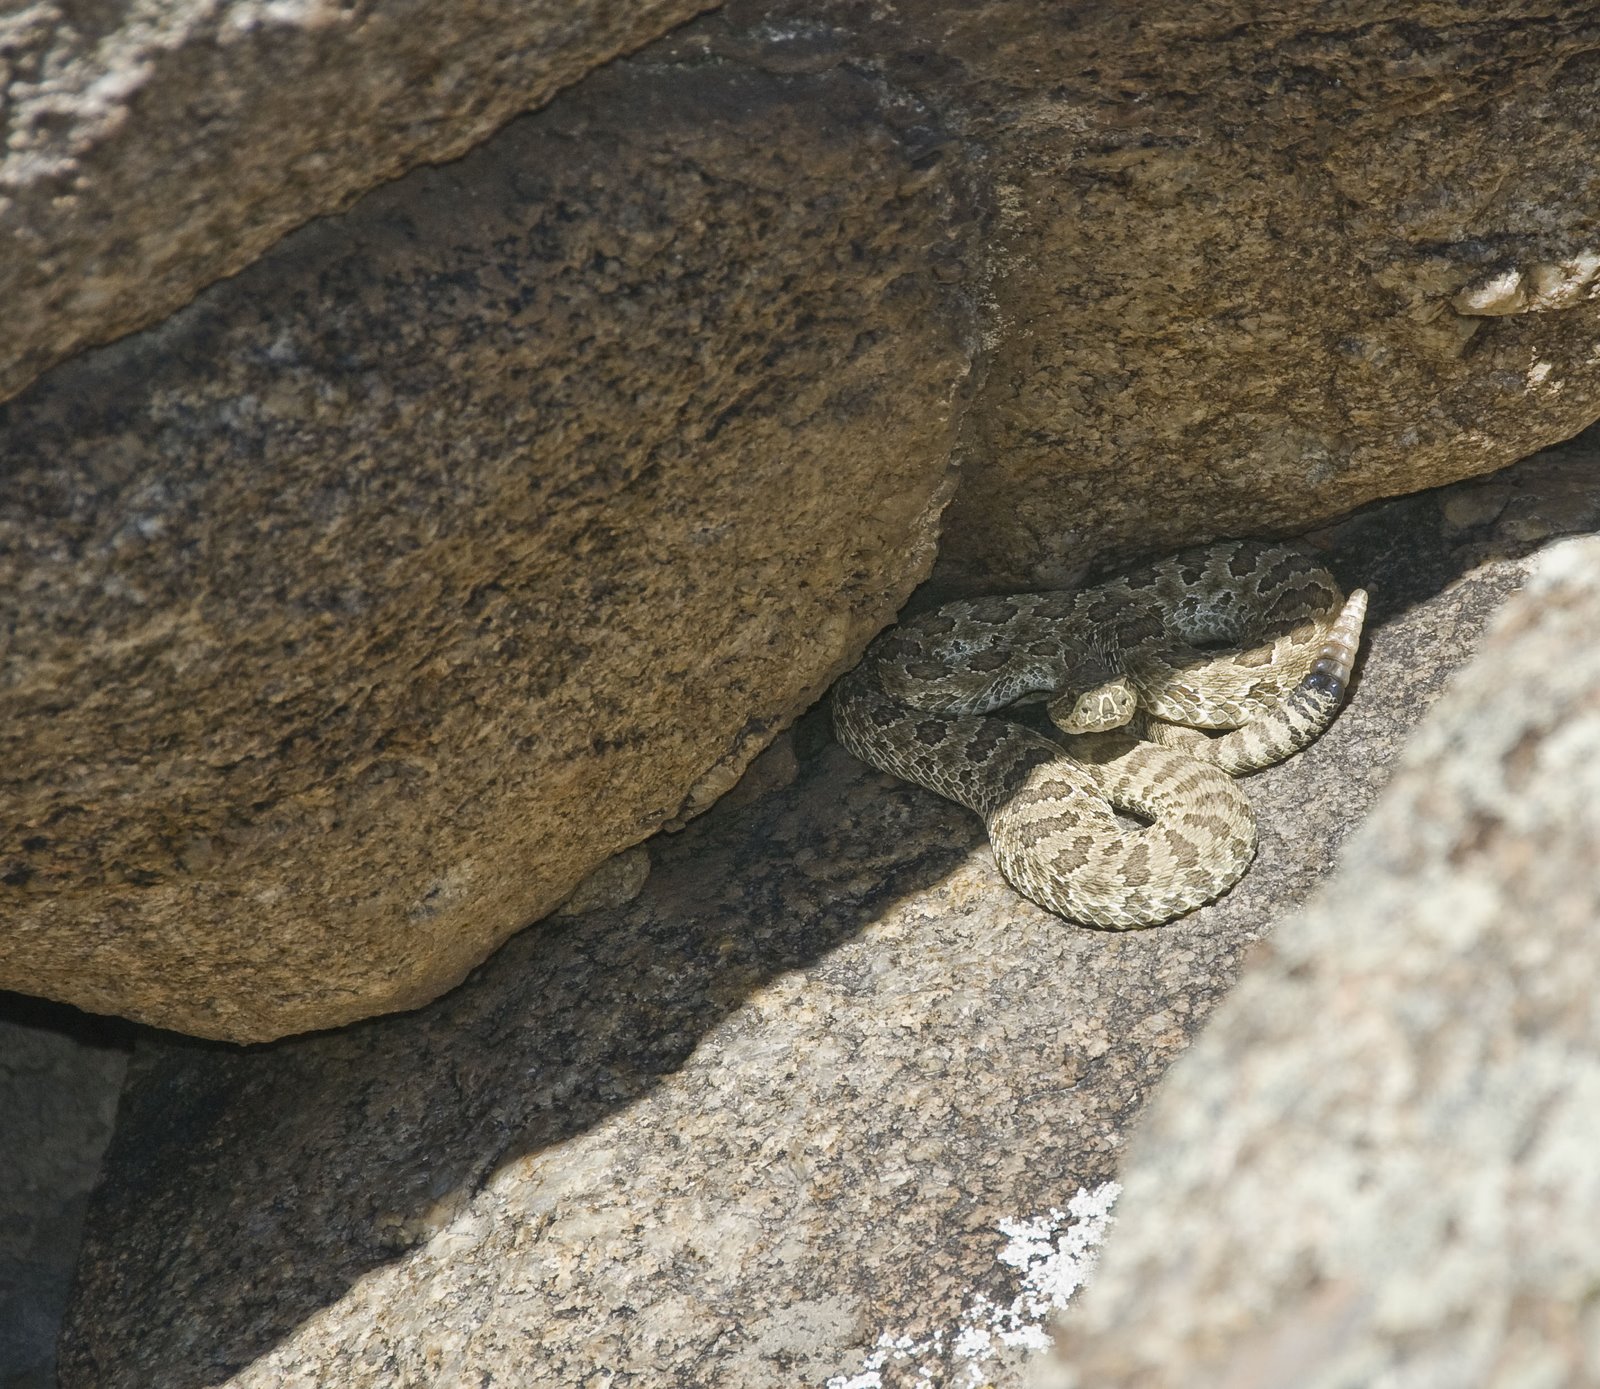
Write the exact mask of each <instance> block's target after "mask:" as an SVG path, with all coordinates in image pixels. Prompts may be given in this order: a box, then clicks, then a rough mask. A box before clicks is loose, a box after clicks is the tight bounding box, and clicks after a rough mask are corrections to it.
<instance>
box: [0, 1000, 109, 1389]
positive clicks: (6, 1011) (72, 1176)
mask: <svg viewBox="0 0 1600 1389" xmlns="http://www.w3.org/2000/svg"><path fill="white" fill-rule="evenodd" d="M131 1031H132V1028H131V1027H129V1026H127V1024H119V1023H116V1022H108V1021H107V1020H106V1019H103V1018H89V1017H86V1016H84V1015H83V1014H81V1013H78V1014H75V1013H74V1012H73V1010H72V1009H70V1008H63V1007H61V1006H60V1005H58V1004H49V1003H43V1002H41V1001H40V1000H38V999H34V998H23V997H21V996H19V995H17V994H0V1389H54V1386H55V1382H56V1377H55V1351H56V1347H55V1342H56V1332H57V1329H58V1327H59V1325H60V1319H61V1312H62V1309H63V1308H64V1307H65V1305H66V1301H67V1289H68V1286H69V1284H70V1283H71V1281H72V1268H73V1265H74V1263H75V1262H76V1261H77V1255H78V1246H79V1242H80V1241H81V1239H82V1237H83V1216H84V1211H85V1210H86V1209H87V1208H88V1204H89V1190H90V1188H91V1187H92V1186H93V1185H94V1182H95V1179H96V1177H97V1176H98V1175H99V1170H100V1156H101V1154H102V1153H103V1152H104V1151H105V1146H106V1144H107V1143H109V1142H110V1141H111V1124H112V1119H113V1117H114V1116H115V1114H116V1111H117V1093H118V1091H119V1090H120V1089H121V1086H122V1078H123V1073H124V1072H125V1071H126V1070H127V1064H128V1036H127V1034H128V1033H130V1032H131Z"/></svg>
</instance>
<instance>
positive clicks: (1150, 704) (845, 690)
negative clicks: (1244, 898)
mask: <svg viewBox="0 0 1600 1389" xmlns="http://www.w3.org/2000/svg"><path fill="white" fill-rule="evenodd" d="M1366 606H1367V595H1366V593H1365V592H1364V591H1363V590H1360V589H1357V590H1356V591H1355V592H1354V593H1352V594H1351V595H1350V597H1349V599H1348V600H1346V599H1343V598H1342V597H1341V595H1340V592H1339V588H1338V585H1337V584H1335V582H1334V580H1333V577H1332V576H1331V575H1330V574H1329V573H1328V572H1327V571H1326V570H1325V569H1323V568H1322V567H1321V566H1320V565H1318V564H1317V563H1316V562H1315V561H1314V560H1313V559H1311V558H1310V557H1309V556H1307V555H1305V554H1304V553H1302V552H1301V551H1299V550H1296V549H1293V548H1292V547H1289V546H1284V545H1277V544H1268V543H1263V542H1255V541H1234V542H1230V543H1227V544H1219V545H1208V546H1204V547H1200V548H1197V549H1193V550H1185V551H1183V552H1181V553H1180V554H1176V555H1173V556H1171V557H1169V558H1167V559H1164V560H1160V561H1157V562H1156V563H1154V564H1151V565H1148V566H1146V567H1144V568H1142V569H1139V570H1135V571H1133V572H1131V573H1129V574H1126V575H1123V576H1122V577H1120V578H1116V579H1112V580H1110V581H1109V582H1106V583H1103V584H1099V585H1096V586H1095V587H1093V588H1087V589H1082V590H1078V591H1063V592H1055V593H1024V594H1017V595H1013V596H1010V597H1002V598H978V599H972V600H968V601H964V602H957V603H949V604H946V605H945V606H944V607H942V608H938V609H936V610H935V611H933V612H930V613H924V614H923V615H921V616H920V617H917V618H914V619H912V620H911V621H910V622H907V623H906V624H904V625H903V626H900V627H896V628H892V629H891V630H889V631H888V632H885V633H884V634H883V635H882V636H880V637H879V638H878V639H877V640H876V641H875V642H874V643H873V644H872V646H870V647H869V648H868V650H867V654H866V657H865V658H864V659H863V660H862V662H861V664H860V665H859V666H857V667H856V669H855V670H854V671H852V672H851V673H850V674H849V675H847V676H846V677H845V678H844V679H843V680H842V681H841V682H840V683H839V685H838V687H837V688H836V690H835V692H834V710H833V714H834V727H835V729H836V731H837V733H838V736H839V741H840V742H841V743H843V744H844V746H845V748H846V749H847V750H848V751H850V752H851V753H853V754H855V755H856V756H857V757H859V758H861V759H862V760H863V761H865V762H868V763H870V764H871V765H872V766H874V767H877V768H879V769H880V770H882V771H886V772H890V773H892V774H893V775H895V776H899V777H903V778H905V779H906V780H908V781H914V782H917V783H918V784H919V785H922V786H926V787H927V788H928V789H930V790H932V791H936V792H938V793H939V794H940V795H942V796H947V797H949V798H950V799H951V800H954V801H959V802H960V803H961V804H962V805H965V806H967V807H969V808H970V809H972V810H975V811H976V812H977V813H978V814H979V815H981V816H982V817H983V818H984V821H985V822H986V824H987V825H988V829H989V839H990V842H991V843H992V844H993V846H994V853H995V859H996V862H997V863H998V864H999V866H1000V869H1001V871H1002V872H1003V873H1004V874H1005V875H1006V877H1007V878H1008V879H1009V880H1010V881H1011V883H1012V884H1013V885H1014V886H1015V887H1016V888H1017V889H1018V890H1019V891H1020V892H1022V893H1023V894H1024V895H1025V896H1027V897H1030V898H1032V899H1033V900H1034V901H1035V902H1037V903H1039V905H1041V906H1043V907H1045V908H1047V909H1048V910H1050V911H1053V912H1056V913H1058V914H1060V915H1062V916H1066V917H1069V918H1071V919H1072V920H1075V921H1081V922H1085V923H1087V924H1090V925H1095V926H1106V927H1111V928H1114V929H1128V928H1131V927H1137V926H1154V925H1159V924H1160V923H1161V922H1164V921H1170V920H1172V918H1174V917H1176V916H1181V915H1183V913H1185V912H1187V911H1191V910H1192V909H1193V908H1195V907H1197V906H1200V905H1201V904H1202V903H1204V902H1209V901H1211V900H1212V899H1213V898H1214V897H1217V896H1219V895H1221V894H1222V893H1223V892H1226V891H1227V890H1228V888H1230V887H1231V886H1232V885H1233V884H1234V883H1235V882H1236V881H1237V880H1238V879H1239V877H1240V876H1241V875H1242V874H1243V873H1244V871H1245V869H1246V868H1247V867H1249V864H1250V860H1251V858H1252V857H1253V856H1254V854H1255V817H1254V815H1253V814H1252V813H1251V810H1250V806H1249V803H1248V801H1247V800H1246V799H1245V796H1244V793H1243V792H1242V791H1241V790H1240V788H1239V786H1238V784H1237V783H1236V782H1235V781H1234V779H1233V778H1234V776H1236V775H1239V774H1241V773H1244V772H1249V771H1254V770H1256V769H1258V768H1260V767H1265V766H1268V765H1270V764H1271V763H1273V762H1278V761H1281V760H1282V759H1283V758H1285V757H1288V756H1290V755H1291V754H1292V753H1295V752H1297V751H1299V750H1300V749H1301V748H1303V747H1305V746H1306V745H1307V744H1308V743H1310V742H1311V741H1312V740H1313V739H1315V738H1316V737H1317V736H1318V735H1319V734H1320V733H1321V732H1322V731H1323V730H1324V729H1325V728H1326V727H1327V726H1328V724H1329V723H1330V722H1332V719H1333V716H1334V714H1335V713H1336V712H1337V711H1338V708H1339V704H1340V701H1341V700H1342V699H1343V697H1344V691H1345V686H1346V685H1347V683H1348V682H1349V678H1350V666H1351V662H1352V661H1353V659H1354V657H1355V652H1356V648H1357V645H1358V644H1359V642H1360V639H1361V625H1362V622H1363V621H1364V619H1365V616H1366ZM1040 698H1047V699H1049V701H1050V704H1049V711H1050V717H1051V719H1052V720H1053V721H1054V722H1055V723H1056V724H1057V726H1058V727H1060V728H1061V729H1062V730H1063V732H1065V733H1068V734H1072V735H1083V734H1095V735H1101V736H1097V737H1090V738H1074V737H1069V738H1067V739H1066V740H1065V743H1066V747H1067V749H1068V750H1066V751H1064V750H1063V745H1062V744H1058V743H1056V742H1054V741H1052V740H1051V739H1049V738H1047V737H1045V736H1044V735H1043V734H1041V733H1037V732H1034V731H1033V730H1032V729H1029V728H1025V727H1023V726H1022V725H1020V724H1016V723H1011V722H1008V721H1006V720H1003V719H997V718H990V717H987V715H988V714H990V713H991V712H992V711H993V710H995V709H998V708H1000V707H1002V706H1003V705H1007V704H1011V703H1016V702H1022V701H1026V700H1030V699H1032V700H1037V699H1040ZM1115 729H1121V730H1122V732H1121V734H1120V735H1110V736H1107V733H1106V731H1107V730H1115ZM1130 729H1131V730H1133V731H1135V732H1140V733H1143V734H1144V736H1145V738H1146V739H1148V740H1149V741H1145V740H1135V739H1134V738H1133V737H1130V736H1128V733H1129V730H1130ZM1201 729H1212V730H1230V731H1228V732H1225V733H1223V734H1222V735H1221V736H1219V737H1214V738H1212V737H1207V736H1206V735H1205V734H1204V733H1202V732H1198V731H1197V730H1201ZM1074 743H1077V745H1078V746H1077V747H1076V748H1075V747H1074V746H1073V745H1074ZM1108 745H1109V746H1108ZM1079 749H1081V751H1079ZM1119 809H1120V810H1122V811H1123V812H1125V813H1131V814H1133V815H1136V816H1138V817H1140V818H1141V819H1145V820H1148V821H1149V822H1150V823H1148V824H1146V825H1143V826H1138V827H1130V826H1128V825H1126V824H1125V823H1123V821H1121V820H1119V819H1118V818H1117V814H1116V810H1119Z"/></svg>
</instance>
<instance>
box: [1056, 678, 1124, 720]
mask: <svg viewBox="0 0 1600 1389" xmlns="http://www.w3.org/2000/svg"><path fill="white" fill-rule="evenodd" d="M1138 703H1139V701H1138V697H1137V696H1136V695H1135V694H1134V692H1133V686H1132V685H1131V684H1130V683H1129V682H1128V678H1127V676H1125V675H1124V676H1118V677H1117V678H1116V679H1115V680H1107V681H1106V682H1105V684H1103V685H1096V686H1095V687H1094V688H1093V689H1092V690H1085V691H1084V692H1083V693H1082V694H1080V695H1074V694H1071V693H1068V694H1063V695H1058V696H1057V697H1056V698H1055V699H1052V700H1051V701H1050V704H1049V714H1050V722H1051V723H1053V724H1054V725H1055V726H1056V727H1057V728H1059V729H1060V730H1061V731H1062V732H1063V733H1104V732H1105V731H1106V730H1107V729H1111V728H1121V727H1122V726H1123V725H1124V724H1125V723H1127V722H1128V721H1129V720H1130V719H1132V718H1133V715H1134V711H1135V710H1136V709H1137V708H1138Z"/></svg>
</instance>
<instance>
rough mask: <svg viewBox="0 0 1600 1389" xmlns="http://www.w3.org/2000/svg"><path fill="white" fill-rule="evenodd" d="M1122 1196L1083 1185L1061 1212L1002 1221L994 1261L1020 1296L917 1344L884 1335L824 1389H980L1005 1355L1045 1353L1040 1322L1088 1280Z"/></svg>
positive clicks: (967, 1313) (972, 1305) (965, 1316)
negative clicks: (1011, 1272)
mask: <svg viewBox="0 0 1600 1389" xmlns="http://www.w3.org/2000/svg"><path fill="white" fill-rule="evenodd" d="M1120 1192H1121V1187H1120V1186H1118V1184H1117V1183H1116V1182H1104V1183H1102V1184H1101V1185H1100V1186H1097V1187H1096V1188H1095V1189H1094V1190H1093V1191H1088V1190H1085V1189H1084V1188H1082V1187H1080V1188H1079V1189H1078V1194H1077V1195H1076V1196H1074V1197H1073V1198H1072V1199H1071V1200H1070V1201H1068V1202H1067V1208H1066V1210H1064V1211H1063V1210H1059V1209H1052V1210H1050V1211H1049V1212H1047V1213H1046V1214H1045V1215H1041V1216H1035V1217H1033V1218H1032V1219H1029V1220H1002V1221H1001V1222H1000V1224H999V1230H1000V1233H1001V1234H1003V1235H1004V1236H1006V1239H1007V1241H1008V1242H1007V1244H1006V1246H1005V1247H1004V1248H1003V1249H1002V1250H1001V1251H1000V1253H999V1254H998V1255H997V1256H996V1257H997V1258H998V1259H999V1260H1000V1262H1001V1263H1002V1264H1004V1265H1006V1267H1008V1268H1012V1269H1015V1270H1016V1271H1017V1274H1018V1280H1017V1281H1018V1289H1017V1294H1016V1296H1015V1297H1013V1298H1012V1299H1011V1301H1010V1302H1009V1303H1008V1304H1007V1305H1005V1306H1001V1305H1000V1304H999V1303H997V1302H995V1301H993V1300H992V1299H991V1298H989V1297H986V1296H985V1295H983V1294H982V1293H977V1294H974V1296H973V1297H972V1299H971V1301H970V1302H968V1304H967V1306H966V1307H965V1308H964V1309H963V1310H962V1313H961V1316H960V1319H959V1320H958V1322H957V1324H956V1325H955V1326H953V1327H948V1328H940V1329H937V1330H935V1331H934V1332H933V1333H932V1334H931V1335H928V1336H924V1337H922V1338H921V1339H917V1338H914V1337H911V1336H906V1335H897V1334H895V1333H892V1332H888V1331H885V1332H883V1333H882V1334H880V1335H879V1337H878V1339H877V1342H876V1343H875V1344H874V1347H873V1349H872V1351H871V1352H870V1353H869V1354H868V1355H867V1356H866V1358H865V1359H864V1360H863V1362H862V1365H861V1368H860V1369H859V1370H858V1371H857V1372H856V1373H854V1374H842V1375H835V1376H834V1377H833V1378H832V1379H830V1380H829V1381H828V1389H888V1386H889V1385H918V1386H923V1385H926V1386H928V1389H937V1387H938V1386H945V1389H980V1386H982V1385H984V1384H986V1383H988V1382H989V1369H990V1365H991V1362H992V1361H994V1360H995V1359H996V1357H997V1356H999V1355H1000V1354H1001V1353H1002V1352H1004V1351H1007V1350H1010V1351H1021V1352H1023V1353H1024V1354H1031V1353H1033V1352H1036V1351H1041V1350H1045V1349H1048V1347H1049V1345H1050V1337H1049V1334H1048V1332H1047V1331H1046V1330H1045V1328H1044V1322H1045V1319H1046V1318H1047V1317H1048V1316H1049V1315H1050V1314H1051V1313H1053V1312H1055V1311H1058V1310H1059V1309H1061V1308H1063V1307H1065V1306H1066V1305H1067V1302H1068V1301H1069V1300H1070V1299H1071V1297H1072V1295H1073V1293H1075V1292H1076V1291H1077V1290H1078V1289H1079V1288H1081V1287H1082V1286H1083V1285H1084V1283H1085V1282H1086V1281H1087V1280H1088V1277H1089V1274H1090V1273H1091V1272H1092V1271H1093V1269H1094V1266H1095V1261H1096V1260H1097V1259H1098V1258H1099V1253H1100V1245H1101V1244H1102V1242H1103V1241H1104V1240H1105V1237H1106V1232H1107V1231H1108V1230H1109V1229H1110V1228H1111V1222H1112V1218H1113V1217H1112V1214H1111V1208H1112V1206H1113V1205H1115V1204H1116V1200H1117V1196H1118V1195H1119V1194H1120ZM1063 1227H1065V1228H1063Z"/></svg>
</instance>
